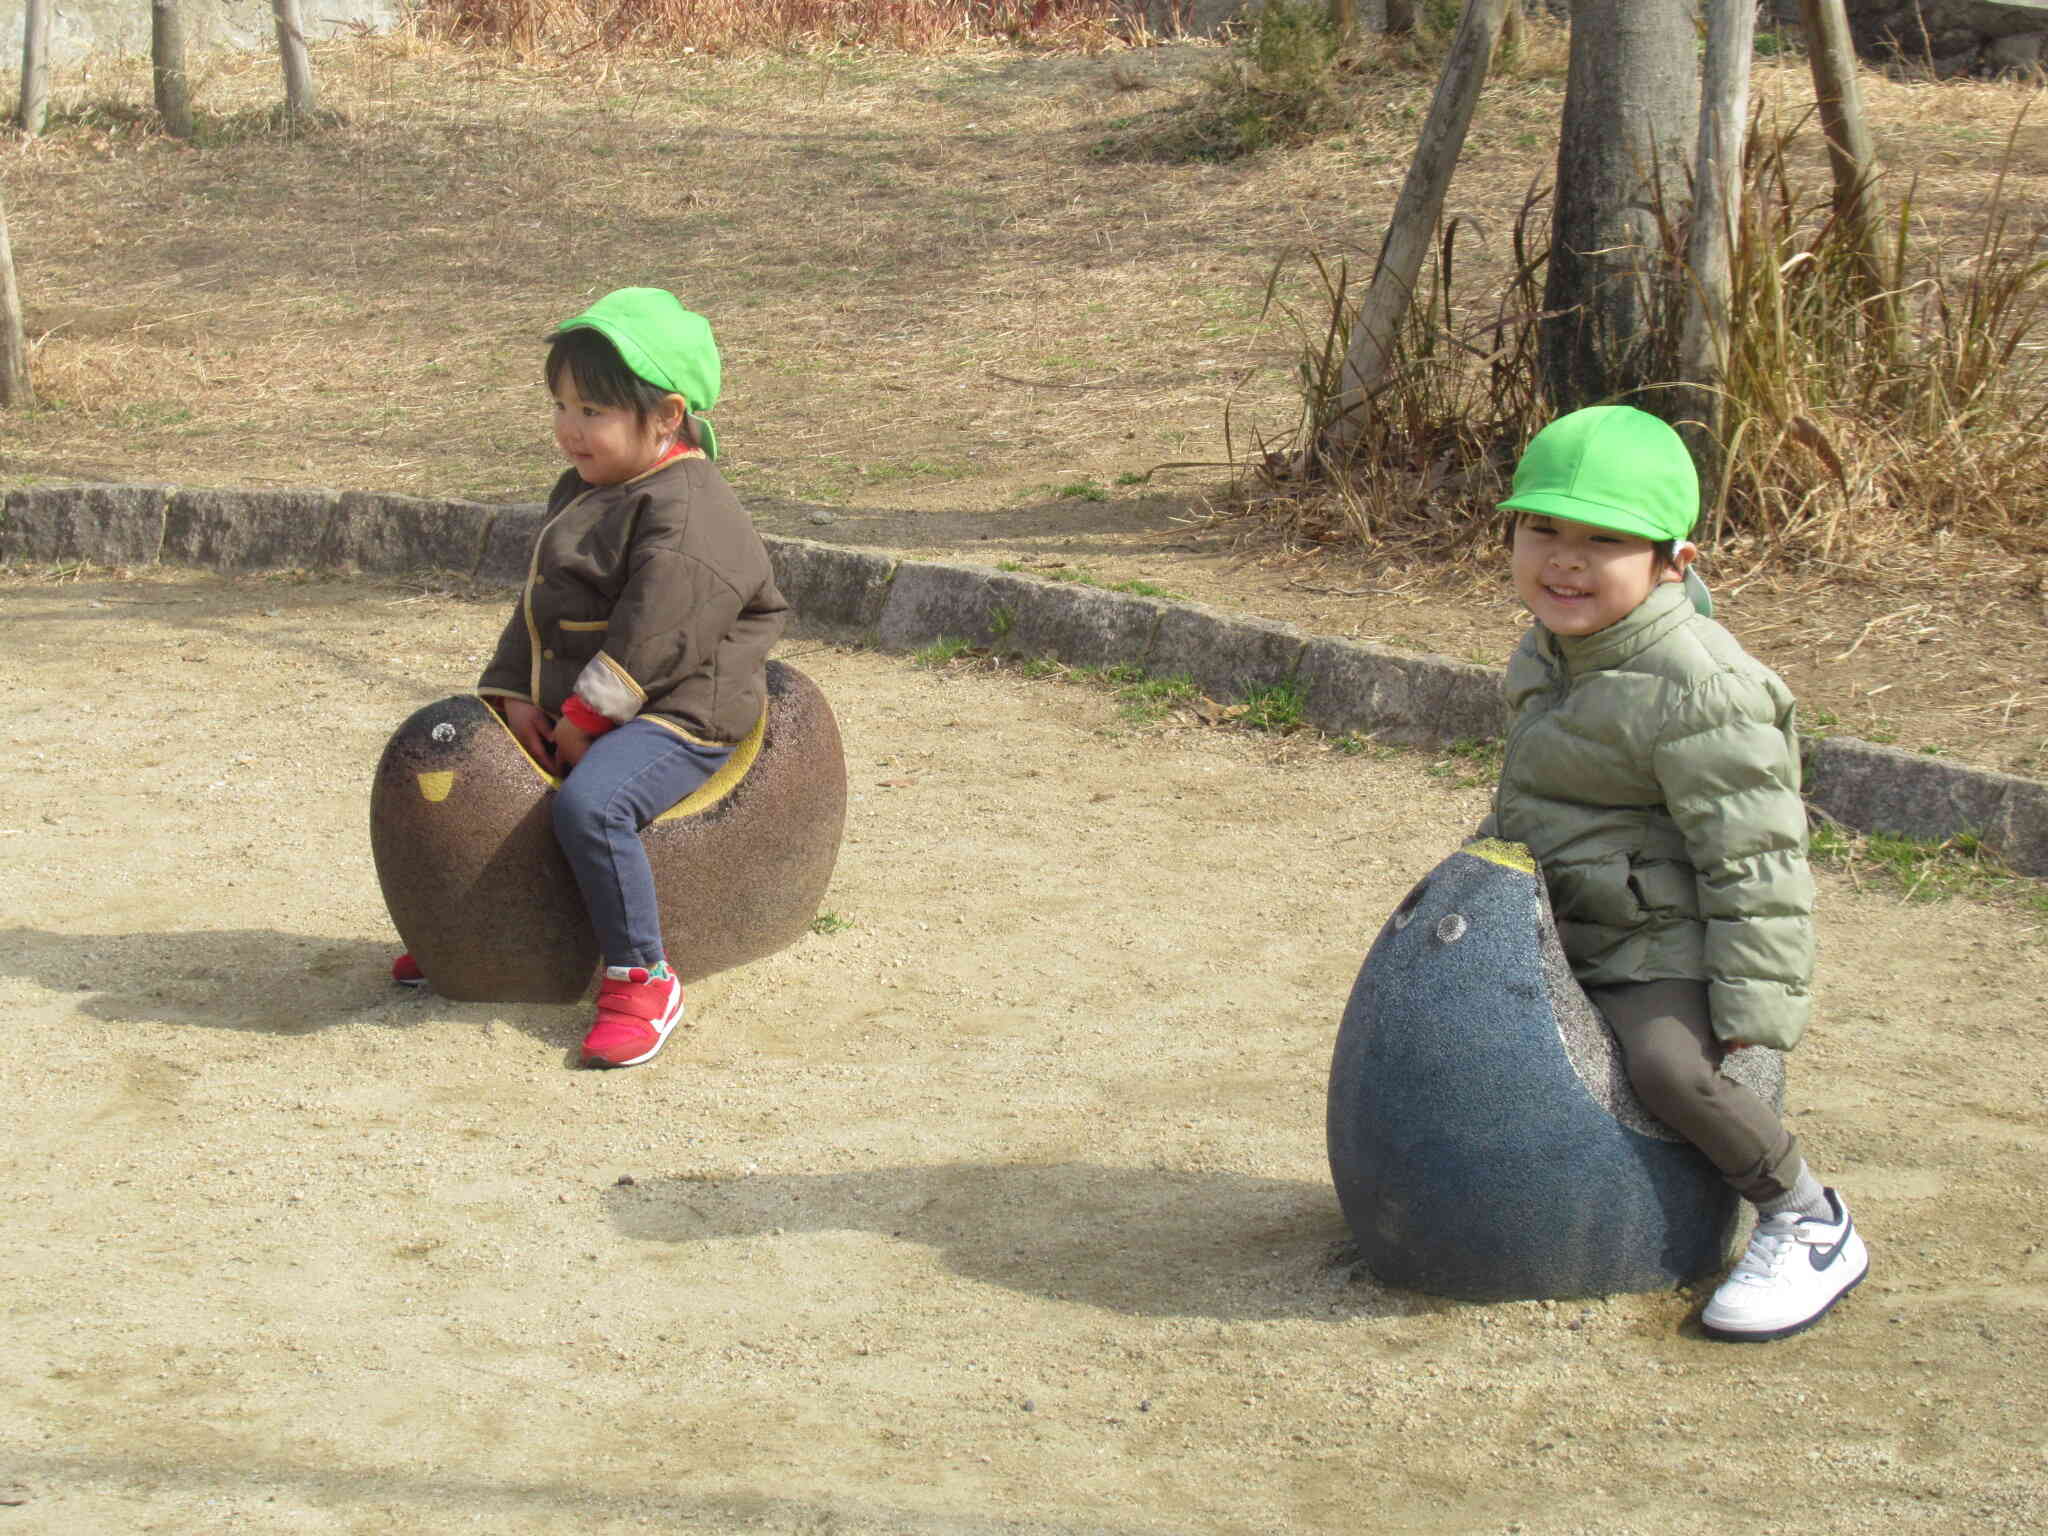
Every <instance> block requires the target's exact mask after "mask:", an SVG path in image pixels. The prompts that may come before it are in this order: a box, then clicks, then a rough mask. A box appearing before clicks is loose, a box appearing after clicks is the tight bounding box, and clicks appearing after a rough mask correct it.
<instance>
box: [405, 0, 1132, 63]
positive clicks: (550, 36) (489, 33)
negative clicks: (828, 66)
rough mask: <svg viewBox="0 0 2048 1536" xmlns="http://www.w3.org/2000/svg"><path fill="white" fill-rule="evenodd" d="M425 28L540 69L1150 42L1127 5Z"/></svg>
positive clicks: (859, 10) (529, 2) (453, 4)
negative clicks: (838, 51)
mask: <svg viewBox="0 0 2048 1536" xmlns="http://www.w3.org/2000/svg"><path fill="white" fill-rule="evenodd" d="M414 24H415V25H416V26H417V27H419V29H420V30H421V31H422V32H424V33H426V34H428V35H432V36H437V37H442V38H446V39H449V40H452V41H455V42H462V43H484V44H489V45H493V46H498V47H503V48H507V49H509V50H511V51H512V52H513V53H514V54H515V55H517V56H518V57H520V58H522V59H525V60H529V61H531V60H537V59H541V58H546V57H551V56H552V57H562V56H575V55H578V54H582V53H586V52H589V51H591V50H597V49H602V50H604V51H606V52H610V53H617V52H620V51H627V50H631V51H635V52H647V53H653V54H656V55H664V54H665V55H671V56H674V55H682V54H691V53H754V52H782V51H790V50H797V51H801V50H806V49H829V48H890V49H895V50H897V51H900V52H906V53H939V52H952V51H957V50H959V49H961V48H968V47H974V46H977V45H985V44H987V43H990V42H992V41H1001V40H1004V39H1007V40H1010V41H1012V42H1019V43H1029V44H1032V45H1035V46H1039V47H1050V48H1080V49H1085V50H1097V49H1101V48H1104V47H1108V46H1110V45H1112V44H1114V43H1115V42H1118V41H1120V40H1124V39H1128V38H1132V37H1142V36H1143V35H1144V33H1145V25H1144V22H1143V20H1142V17H1134V16H1132V15H1129V14H1127V13H1126V12H1125V10H1124V8H1123V7H1122V6H1121V5H1119V4H1118V3H1117V0H974V3H963V0H429V3H428V4H426V5H424V6H422V7H420V8H419V9H418V10H417V11H416V12H415V13H414Z"/></svg>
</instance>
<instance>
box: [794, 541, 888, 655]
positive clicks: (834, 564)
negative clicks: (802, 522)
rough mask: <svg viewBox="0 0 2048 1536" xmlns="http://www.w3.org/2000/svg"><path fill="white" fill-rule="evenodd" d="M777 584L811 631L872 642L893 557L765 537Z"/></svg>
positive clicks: (885, 595)
mask: <svg viewBox="0 0 2048 1536" xmlns="http://www.w3.org/2000/svg"><path fill="white" fill-rule="evenodd" d="M763 541H764V542H765V543H766V544H767V546H768V560H769V563H770V564H771V565H773V566H774V567H775V585H776V586H778V587H780V588H781V589H782V595H783V596H784V597H786V598H788V599H789V605H790V607H791V608H792V609H793V610H794V611H795V613H796V616H797V621H798V622H799V623H801V624H802V625H803V627H804V628H805V630H806V631H807V632H809V633H811V634H815V635H820V636H823V637H826V638H828V639H833V640H853V641H857V642H859V643H861V644H864V645H872V644H873V643H874V640H875V636H876V635H877V634H878V633H879V632H880V630H881V625H882V609H883V606H884V605H885V604H886V603H887V602H888V600H889V586H890V583H891V582H892V581H894V580H895V578H896V564H897V562H896V559H895V557H894V556H891V555H874V554H869V553H868V552H867V551H865V550H859V549H841V548H839V547H837V546H836V545H831V544H818V543H815V542H813V541H812V540H810V539H786V538H780V537H777V536H776V535H774V534H766V535H763Z"/></svg>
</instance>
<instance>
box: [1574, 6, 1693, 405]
mask: <svg viewBox="0 0 2048 1536" xmlns="http://www.w3.org/2000/svg"><path fill="white" fill-rule="evenodd" d="M1697 35H1698V34H1697V31H1696V28H1695V26H1694V13H1693V9H1692V6H1691V5H1690V4H1685V3H1672V0H1651V3H1648V4H1642V3H1637V0H1578V4H1577V5H1576V6H1575V8H1574V9H1573V12H1572V31H1571V62H1570V65H1569V66H1568V68H1567V71H1566V75H1565V98H1564V121H1563V126H1562V129H1561V130H1560V135H1559V139H1558V146H1557V205H1556V212H1555V215H1554V217H1553V219H1552V222H1551V236H1550V268H1549V272H1548V274H1547V276H1546V278H1545V281H1544V292H1543V307H1544V310H1545V319H1544V322H1543V331H1542V347H1543V374H1544V387H1545V391H1546V393H1547V394H1548V395H1549V398H1550V404H1551V406H1552V407H1553V408H1554V409H1555V410H1557V411H1559V412H1564V411H1570V410H1575V409H1577V408H1578V407H1580V406H1582V405H1593V404H1597V403H1599V402H1601V401H1606V400H1611V399H1614V398H1616V397H1619V396H1623V395H1627V394H1630V393H1633V392H1634V391H1636V390H1639V389H1641V388H1642V387H1643V386H1644V385H1647V384H1651V383H1657V382H1662V381H1664V380H1666V379H1668V377H1669V371H1670V369H1671V368H1672V367H1673V366H1674V363H1675V359H1673V357H1672V356H1671V353H1672V351H1673V348H1672V347H1671V346H1670V345H1669V343H1668V341H1667V343H1666V344H1665V345H1663V346H1661V347H1660V346H1659V345H1658V344H1657V343H1658V342H1659V340H1660V338H1661V337H1662V331H1663V328H1662V327H1661V325H1660V323H1659V322H1660V319H1661V318H1662V317H1661V315H1660V313H1659V303H1660V299H1661V295H1662V294H1663V293H1664V292H1666V291H1667V290H1666V288H1665V284H1666V283H1667V282H1668V281H1670V280H1671V279H1672V278H1673V277H1675V275H1676V274H1674V273H1672V272H1671V271H1670V270H1669V269H1668V266H1667V263H1666V260H1665V253H1664V250H1663V245H1662V240H1661V236H1660V230H1659V225H1658V210H1659V209H1660V208H1661V209H1663V210H1665V211H1666V213H1667V215H1668V216H1671V217H1676V215H1677V213H1678V212H1679V211H1680V209H1681V205H1682V203H1683V201H1684V198H1685V168H1686V166H1687V164H1688V163H1689V162H1690V160H1691V155H1692V140H1693V137H1694V135H1695V134H1696V133H1697V131H1698V114H1699V76H1698V74H1697V56H1696V53H1695V43H1696V38H1697ZM1660 353H1661V354H1662V355H1661V356H1660V355H1659V354H1660ZM1641 403H1643V404H1645V405H1649V406H1652V407H1653V408H1654V407H1655V402H1652V401H1644V402H1641ZM1659 414H1663V412H1662V410H1661V409H1660V410H1659Z"/></svg>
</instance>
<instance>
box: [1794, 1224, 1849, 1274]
mask: <svg viewBox="0 0 2048 1536" xmlns="http://www.w3.org/2000/svg"><path fill="white" fill-rule="evenodd" d="M1855 1230H1856V1223H1855V1222H1854V1221H1852V1220H1849V1219H1847V1218H1846V1217H1845V1218H1844V1220H1843V1222H1842V1235H1841V1236H1840V1237H1838V1238H1836V1239H1835V1241H1834V1246H1833V1247H1830V1248H1822V1247H1818V1246H1815V1247H1812V1248H1809V1249H1807V1250H1806V1258H1807V1262H1808V1263H1810V1264H1811V1265H1813V1267H1814V1268H1815V1269H1826V1268H1827V1267H1828V1266H1829V1265H1830V1264H1832V1263H1834V1262H1835V1260H1836V1258H1838V1257H1839V1256H1840V1254H1841V1252H1842V1245H1843V1244H1844V1243H1846V1242H1848V1241H1849V1234H1850V1233H1851V1232H1854V1231H1855Z"/></svg>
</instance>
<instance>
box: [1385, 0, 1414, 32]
mask: <svg viewBox="0 0 2048 1536" xmlns="http://www.w3.org/2000/svg"><path fill="white" fill-rule="evenodd" d="M1414 30H1415V0H1387V31H1388V32H1390V33H1395V32H1400V33H1406V32H1413V31H1414Z"/></svg>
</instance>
